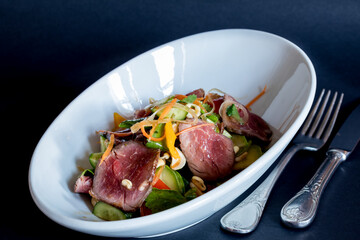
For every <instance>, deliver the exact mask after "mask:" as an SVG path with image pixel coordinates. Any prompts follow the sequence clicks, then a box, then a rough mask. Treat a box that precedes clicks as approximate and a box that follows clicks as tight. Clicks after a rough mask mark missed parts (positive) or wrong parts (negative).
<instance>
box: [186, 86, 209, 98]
mask: <svg viewBox="0 0 360 240" xmlns="http://www.w3.org/2000/svg"><path fill="white" fill-rule="evenodd" d="M193 94H195V95H196V97H198V98H203V97H204V96H205V91H204V89H202V88H199V89H196V90H194V91H192V92H189V93H188V94H186V96H190V95H193Z"/></svg>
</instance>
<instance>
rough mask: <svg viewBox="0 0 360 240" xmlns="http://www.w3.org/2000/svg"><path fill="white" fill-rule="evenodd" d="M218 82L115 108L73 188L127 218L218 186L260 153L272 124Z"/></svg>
mask: <svg viewBox="0 0 360 240" xmlns="http://www.w3.org/2000/svg"><path fill="white" fill-rule="evenodd" d="M265 91H266V87H265V88H264V90H263V91H262V92H261V93H260V94H259V95H258V96H257V97H256V98H254V99H253V100H252V101H251V102H250V103H248V104H247V105H242V104H241V103H239V102H238V101H237V100H236V99H234V98H233V97H232V96H230V95H228V94H226V93H224V92H222V91H221V90H218V89H212V90H210V91H209V92H207V93H205V91H204V90H203V89H197V90H194V91H192V92H190V93H188V94H186V95H182V94H175V95H171V96H168V97H166V98H164V99H161V100H157V101H156V100H154V99H150V105H149V106H148V107H146V108H145V109H141V110H137V111H136V112H135V113H134V117H133V118H132V119H124V118H123V117H122V116H121V115H120V114H118V113H114V125H115V127H114V129H112V130H99V131H97V133H98V134H99V138H100V149H99V152H95V153H92V154H90V157H89V162H90V165H91V168H89V169H85V170H84V171H83V172H82V174H81V175H80V177H79V178H78V179H77V180H76V183H75V186H74V191H75V192H76V193H85V194H88V195H89V196H90V197H91V203H92V205H93V214H94V215H96V216H97V217H99V218H101V219H104V220H122V219H128V218H134V217H140V216H145V215H149V214H153V213H157V212H160V211H163V210H166V209H169V208H172V207H174V206H177V205H180V204H182V203H185V202H187V201H190V200H192V199H194V198H196V197H198V196H200V195H202V194H204V193H206V192H207V191H210V190H211V189H213V188H215V187H217V186H219V185H220V184H221V183H223V182H224V181H226V180H227V179H229V178H230V177H232V176H233V175H234V174H236V173H238V172H239V171H241V170H243V169H245V168H246V167H248V166H249V165H250V164H252V163H253V162H254V161H256V159H258V158H259V157H260V156H261V155H262V154H263V152H264V151H266V148H267V146H268V144H269V143H270V141H271V136H272V131H271V130H270V128H269V126H268V124H267V123H266V122H265V121H264V120H263V119H262V118H261V117H259V116H258V115H256V114H254V113H252V112H251V111H250V110H249V109H250V106H251V105H252V104H253V103H254V102H255V101H256V100H257V99H258V98H260V97H261V96H262V95H263V94H264V93H265Z"/></svg>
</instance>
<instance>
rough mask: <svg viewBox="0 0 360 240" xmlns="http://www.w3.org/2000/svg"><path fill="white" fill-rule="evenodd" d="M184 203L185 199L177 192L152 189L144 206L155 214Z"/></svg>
mask: <svg viewBox="0 0 360 240" xmlns="http://www.w3.org/2000/svg"><path fill="white" fill-rule="evenodd" d="M185 202H186V198H185V197H184V196H183V195H181V194H180V193H179V192H178V191H174V190H160V189H157V188H153V189H152V191H151V193H150V194H149V196H148V197H147V198H146V199H145V206H146V207H147V208H149V209H151V212H152V213H157V212H161V211H164V210H166V209H169V208H172V207H175V206H178V205H180V204H183V203H185Z"/></svg>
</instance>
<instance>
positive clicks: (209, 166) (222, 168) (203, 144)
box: [179, 121, 235, 181]
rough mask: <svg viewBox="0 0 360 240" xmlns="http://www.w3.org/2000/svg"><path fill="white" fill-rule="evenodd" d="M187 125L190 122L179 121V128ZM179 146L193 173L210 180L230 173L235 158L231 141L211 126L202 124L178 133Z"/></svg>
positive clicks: (182, 128)
mask: <svg viewBox="0 0 360 240" xmlns="http://www.w3.org/2000/svg"><path fill="white" fill-rule="evenodd" d="M198 124H204V122H202V121H199V123H198ZM189 127H191V125H190V124H186V123H181V124H180V126H179V130H180V131H181V130H184V129H186V128H189ZM180 147H181V150H182V151H183V153H184V155H185V157H186V160H187V163H188V166H189V168H190V170H191V172H192V173H193V174H194V175H196V176H199V177H201V178H202V179H204V180H209V181H211V180H216V179H218V178H222V177H225V176H227V175H228V174H230V173H231V170H232V167H233V165H234V158H235V154H234V146H233V143H232V141H231V139H229V138H227V137H225V136H224V135H222V134H219V133H216V132H215V130H214V127H213V126H209V125H204V126H203V127H197V128H194V129H192V130H190V131H187V132H184V133H183V134H181V135H180Z"/></svg>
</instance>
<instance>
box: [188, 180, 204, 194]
mask: <svg viewBox="0 0 360 240" xmlns="http://www.w3.org/2000/svg"><path fill="white" fill-rule="evenodd" d="M191 182H192V183H193V184H194V185H195V186H196V188H198V189H199V190H200V191H202V192H203V191H205V190H206V186H205V183H204V180H202V179H201V178H200V177H198V176H193V177H192V178H191Z"/></svg>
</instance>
